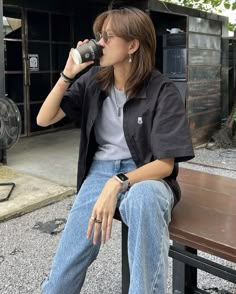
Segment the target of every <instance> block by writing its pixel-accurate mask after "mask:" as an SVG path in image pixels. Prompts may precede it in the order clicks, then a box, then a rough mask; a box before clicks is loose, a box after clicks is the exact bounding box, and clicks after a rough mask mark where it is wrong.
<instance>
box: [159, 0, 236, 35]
mask: <svg viewBox="0 0 236 294" xmlns="http://www.w3.org/2000/svg"><path fill="white" fill-rule="evenodd" d="M164 1H165V2H170V3H174V4H178V5H182V6H186V7H190V8H195V9H199V10H202V11H207V12H213V13H217V14H223V12H224V10H231V11H232V10H235V13H236V1H232V0H195V1H194V0H164ZM235 29H236V24H235V23H234V24H233V23H229V30H230V31H233V30H235Z"/></svg>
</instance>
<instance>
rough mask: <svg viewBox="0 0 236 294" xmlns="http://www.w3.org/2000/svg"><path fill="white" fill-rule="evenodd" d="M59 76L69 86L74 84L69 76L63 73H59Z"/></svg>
mask: <svg viewBox="0 0 236 294" xmlns="http://www.w3.org/2000/svg"><path fill="white" fill-rule="evenodd" d="M60 76H61V79H62V80H63V81H64V82H65V83H69V84H71V83H73V82H74V78H72V77H71V75H67V74H66V73H65V72H64V71H62V72H61V73H60Z"/></svg>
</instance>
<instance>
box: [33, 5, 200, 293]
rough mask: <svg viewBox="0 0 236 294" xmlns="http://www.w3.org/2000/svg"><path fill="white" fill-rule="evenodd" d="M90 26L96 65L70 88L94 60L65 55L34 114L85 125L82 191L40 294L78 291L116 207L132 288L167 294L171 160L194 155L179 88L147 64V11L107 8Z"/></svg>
mask: <svg viewBox="0 0 236 294" xmlns="http://www.w3.org/2000/svg"><path fill="white" fill-rule="evenodd" d="M93 30H94V33H95V34H96V35H98V36H99V44H100V45H101V46H102V48H103V55H102V57H101V58H100V67H95V66H93V67H91V69H90V70H89V71H87V72H86V73H85V74H83V75H82V76H81V77H80V78H78V79H77V80H76V81H75V82H74V83H73V85H72V86H71V87H70V88H68V87H69V82H70V81H72V79H73V78H74V77H75V75H76V74H78V73H79V72H81V71H82V70H83V69H85V68H86V67H87V66H89V65H91V64H92V63H93V62H87V63H83V64H80V65H76V64H75V63H74V62H73V60H72V57H71V53H70V55H69V58H68V60H67V63H66V66H65V68H64V71H63V73H62V74H61V77H60V78H59V80H58V82H57V84H56V85H55V87H54V88H53V90H52V91H51V92H50V94H49V95H48V97H47V98H46V100H45V102H44V104H43V105H42V108H41V109H40V112H39V114H38V117H37V122H38V124H39V125H41V126H48V125H50V124H53V123H55V122H57V121H59V120H60V119H62V118H63V117H64V116H65V115H67V116H68V117H69V118H70V119H72V120H74V121H76V122H77V124H78V123H79V124H80V126H81V144H80V159H79V165H78V195H77V197H76V200H75V202H74V204H73V207H72V209H71V212H70V214H69V217H68V221H67V224H66V226H65V229H64V232H63V235H62V238H61V241H60V244H59V247H58V249H57V253H56V256H55V258H54V262H53V265H52V269H51V273H50V276H49V279H48V280H47V281H45V282H44V285H43V292H44V293H48V294H56V293H57V294H58V293H60V294H62V293H69V294H73V293H79V292H80V289H81V287H82V285H83V282H84V279H85V274H86V271H87V268H88V266H89V265H90V264H91V263H92V262H93V261H94V259H95V258H96V256H97V254H98V251H99V247H100V244H101V243H102V244H104V243H105V242H106V241H107V240H109V238H110V237H111V231H112V222H113V216H114V213H115V210H116V208H118V209H119V211H120V215H121V218H122V220H123V221H124V222H125V223H126V224H127V226H128V227H129V237H128V254H129V267H130V288H129V293H130V294H133V293H140V294H145V293H148V294H150V293H162V294H164V293H166V287H167V285H166V284H167V283H166V282H167V269H168V249H169V234H168V224H169V222H170V215H171V210H172V208H173V206H174V205H175V204H176V203H177V202H178V200H179V198H180V190H179V186H178V184H177V182H176V176H177V173H178V167H177V162H180V161H185V160H189V159H191V158H193V156H194V155H193V150H192V144H191V136H190V132H189V127H188V124H187V122H186V118H185V109H184V105H183V103H182V101H181V98H180V95H179V93H178V91H177V90H176V88H175V86H174V85H173V84H172V83H171V82H170V81H169V80H168V79H167V78H165V77H163V76H162V75H161V74H160V73H159V72H158V71H156V70H154V69H153V68H154V64H155V52H156V38H155V29H154V27H153V24H152V22H151V20H150V18H149V16H148V15H147V14H145V13H144V12H142V11H141V10H138V9H136V8H122V9H118V10H110V11H107V12H104V13H102V14H101V15H99V16H98V17H97V19H96V20H95V22H94V26H93ZM87 41H88V40H85V41H84V42H87ZM84 42H79V43H78V46H80V45H81V44H83V43H84ZM150 256H152V258H150Z"/></svg>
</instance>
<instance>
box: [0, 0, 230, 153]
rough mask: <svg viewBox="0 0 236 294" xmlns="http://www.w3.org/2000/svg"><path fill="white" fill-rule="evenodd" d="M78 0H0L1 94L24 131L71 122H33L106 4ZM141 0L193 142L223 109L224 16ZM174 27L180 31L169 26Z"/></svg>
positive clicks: (202, 138)
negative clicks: (18, 116)
mask: <svg viewBox="0 0 236 294" xmlns="http://www.w3.org/2000/svg"><path fill="white" fill-rule="evenodd" d="M39 2H40V4H39ZM84 2H85V1H83V3H81V2H80V1H73V0H67V1H66V2H65V1H61V0H58V1H56V0H49V1H29V0H18V1H17V0H0V18H3V22H2V23H1V24H0V95H1V97H9V98H11V99H12V100H13V101H14V102H15V103H16V104H17V106H18V108H19V110H20V113H21V117H22V136H30V135H33V134H38V133H42V132H45V131H47V132H48V131H53V130H56V129H58V128H62V127H67V126H69V124H70V123H69V122H68V121H67V120H66V119H64V120H63V121H62V122H60V123H58V124H56V125H54V126H51V127H49V128H48V129H46V130H45V129H43V128H40V127H39V126H37V125H36V115H37V112H38V110H39V108H40V106H41V104H42V102H43V100H44V99H45V97H46V95H47V94H48V92H49V91H50V89H51V88H52V87H53V85H54V84H55V82H56V80H57V79H58V77H59V74H60V72H61V70H62V69H63V67H64V64H65V61H66V59H67V56H68V51H69V49H70V48H71V47H74V46H75V45H76V43H77V41H78V40H83V39H85V38H92V37H93V35H92V23H93V20H94V19H95V17H96V15H97V14H99V13H100V12H101V11H104V10H106V9H107V7H108V4H109V1H107V0H100V1H99V0H97V1H96V0H95V1H93V0H88V1H86V3H84ZM127 2H128V1H127ZM146 2H147V7H146V8H147V13H149V15H150V17H151V18H152V20H153V22H154V25H155V28H156V35H157V41H158V46H157V52H156V66H157V68H158V69H159V70H160V71H161V72H163V73H164V74H166V75H167V76H168V77H169V78H170V79H172V80H173V81H174V83H175V84H176V86H177V87H178V88H179V90H180V93H181V95H182V98H183V101H184V103H185V105H186V113H187V116H188V120H189V124H190V126H191V129H192V137H193V143H194V144H199V143H201V142H204V141H206V140H207V139H208V138H209V136H211V134H212V132H213V131H214V130H215V129H216V128H217V127H218V126H219V125H220V122H221V119H222V117H223V116H225V115H227V107H225V106H224V112H222V104H224V105H225V103H224V102H223V101H222V97H223V96H222V88H223V87H222V82H224V91H226V93H227V91H228V86H227V83H226V82H225V81H227V79H228V76H227V74H224V75H223V79H224V80H225V81H223V79H222V69H223V70H224V73H225V72H227V64H223V65H222V52H221V50H222V38H224V37H227V34H228V33H227V29H226V27H227V25H226V24H227V18H225V17H223V16H219V15H215V14H209V13H205V12H201V11H197V10H193V9H188V8H185V7H180V6H177V5H173V4H170V3H164V2H161V1H157V0H150V1H146ZM173 28H178V30H179V31H176V32H175V33H173V31H171V29H173ZM224 99H229V98H227V97H226V96H224ZM227 103H229V102H227ZM0 152H1V151H0Z"/></svg>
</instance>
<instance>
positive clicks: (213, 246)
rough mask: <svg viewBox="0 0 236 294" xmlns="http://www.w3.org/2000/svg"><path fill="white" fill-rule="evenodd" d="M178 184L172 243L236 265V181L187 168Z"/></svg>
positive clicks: (171, 231)
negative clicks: (178, 201) (179, 198)
mask: <svg viewBox="0 0 236 294" xmlns="http://www.w3.org/2000/svg"><path fill="white" fill-rule="evenodd" d="M178 180H179V182H180V185H181V189H182V199H181V201H180V203H179V204H178V205H177V206H176V207H175V209H174V211H173V214H172V221H171V224H170V236H171V239H172V240H175V241H177V242H179V243H181V244H183V245H186V246H189V247H192V248H195V249H198V250H202V251H205V252H208V253H210V254H213V255H216V256H219V257H222V258H224V259H227V260H230V261H233V262H236V229H235V226H236V192H235V191H236V180H234V179H229V178H226V177H221V176H216V175H211V174H208V173H203V172H199V171H193V170H189V169H183V168H181V169H180V177H179V178H178Z"/></svg>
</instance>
